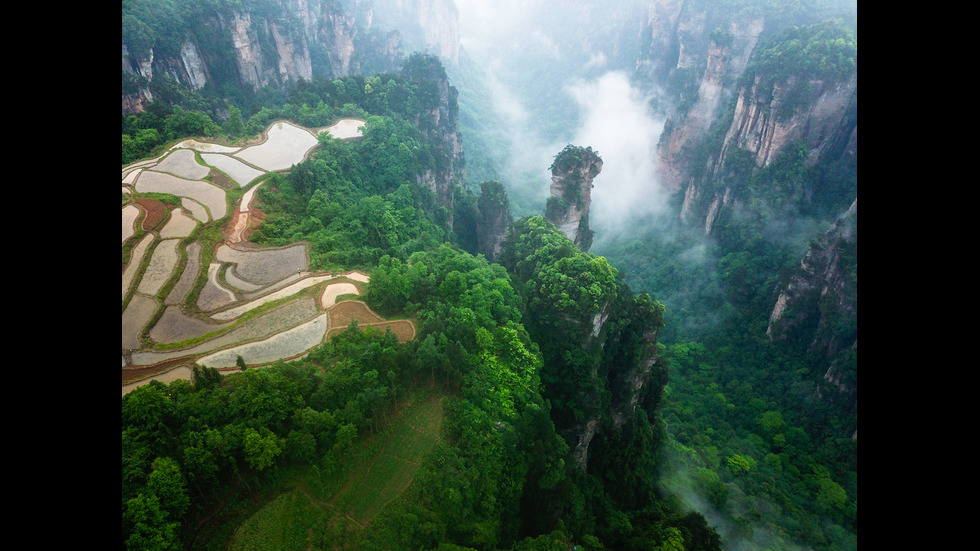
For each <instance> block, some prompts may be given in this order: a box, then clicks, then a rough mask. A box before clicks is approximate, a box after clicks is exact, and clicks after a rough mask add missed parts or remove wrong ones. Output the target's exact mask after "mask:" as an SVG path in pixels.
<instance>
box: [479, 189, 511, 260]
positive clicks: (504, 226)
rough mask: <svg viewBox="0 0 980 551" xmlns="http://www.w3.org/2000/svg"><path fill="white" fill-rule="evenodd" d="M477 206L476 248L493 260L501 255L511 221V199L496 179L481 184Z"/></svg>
mask: <svg viewBox="0 0 980 551" xmlns="http://www.w3.org/2000/svg"><path fill="white" fill-rule="evenodd" d="M477 208H478V210H479V218H478V220H477V224H476V250H477V252H478V253H480V254H482V255H483V256H485V257H486V258H487V260H489V261H490V262H493V261H494V259H496V258H497V257H498V256H499V255H500V249H501V247H502V246H503V242H504V238H506V237H507V231H508V229H509V228H510V223H511V214H510V201H509V200H508V199H507V191H506V190H505V189H504V186H503V184H501V183H500V182H495V181H487V182H483V183H482V184H480V198H479V199H478V200H477Z"/></svg>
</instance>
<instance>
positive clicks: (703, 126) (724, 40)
mask: <svg viewBox="0 0 980 551" xmlns="http://www.w3.org/2000/svg"><path fill="white" fill-rule="evenodd" d="M762 28H763V20H762V19H761V18H746V19H745V20H739V21H732V22H731V23H730V24H729V28H728V30H727V31H719V32H716V33H713V35H712V37H711V40H710V42H709V44H708V48H707V50H706V52H705V53H704V56H705V63H704V71H703V73H702V76H701V79H700V83H699V84H698V89H697V93H696V96H695V99H694V101H693V104H692V105H691V107H690V108H689V109H688V110H687V111H686V113H683V114H681V113H678V115H677V117H676V118H675V120H674V121H672V122H671V127H670V131H669V132H666V133H665V135H664V137H663V138H662V142H661V144H660V146H659V149H658V151H657V156H658V162H657V166H658V167H659V168H660V171H659V175H660V177H661V179H662V183H663V184H664V187H665V188H666V189H667V190H668V191H671V192H676V191H678V190H679V189H681V185H682V184H683V183H684V182H685V180H686V179H687V176H688V173H689V171H690V167H689V166H688V163H689V161H690V156H689V153H688V149H689V148H690V147H692V146H694V145H696V144H697V143H699V142H700V141H701V140H703V139H704V138H705V136H707V134H708V130H709V129H710V128H711V124H712V123H713V122H714V121H715V120H716V119H717V118H718V117H719V116H720V114H721V113H720V111H721V109H722V108H723V107H724V106H725V104H726V103H727V101H728V100H729V99H730V98H731V96H732V88H733V86H734V84H735V82H736V81H737V79H738V76H739V75H741V74H742V72H743V71H744V69H745V66H746V64H747V63H748V59H749V55H750V54H751V52H752V49H753V48H754V47H755V44H756V41H757V40H758V37H759V33H761V32H762ZM685 63H688V64H690V63H691V62H690V61H685Z"/></svg>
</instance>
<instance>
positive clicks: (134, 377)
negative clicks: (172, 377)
mask: <svg viewBox="0 0 980 551" xmlns="http://www.w3.org/2000/svg"><path fill="white" fill-rule="evenodd" d="M188 360H189V358H175V359H173V360H167V361H165V362H160V363H158V364H154V365H145V366H143V365H140V366H133V365H127V366H125V367H123V368H122V384H126V383H132V382H134V381H139V380H140V379H145V378H147V377H152V376H153V375H158V374H160V373H165V372H167V371H170V370H171V369H173V368H175V367H177V366H179V365H183V364H187V363H188Z"/></svg>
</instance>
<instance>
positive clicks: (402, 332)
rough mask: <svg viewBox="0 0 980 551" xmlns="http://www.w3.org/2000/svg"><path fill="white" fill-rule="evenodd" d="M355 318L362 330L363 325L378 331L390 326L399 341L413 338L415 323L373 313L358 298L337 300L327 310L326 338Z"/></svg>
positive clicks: (340, 330) (341, 329) (343, 328)
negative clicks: (387, 318)
mask: <svg viewBox="0 0 980 551" xmlns="http://www.w3.org/2000/svg"><path fill="white" fill-rule="evenodd" d="M354 320H357V326H358V327H359V328H361V330H363V329H364V328H365V327H369V326H370V327H374V328H376V329H378V330H379V331H382V332H383V331H385V330H386V329H387V328H389V327H390V328H391V332H392V333H393V334H394V335H395V336H396V337H397V338H398V341H399V342H405V341H410V340H412V339H414V338H415V324H413V323H412V322H411V321H409V320H393V321H388V320H385V319H384V318H382V317H381V316H379V315H378V314H375V313H374V312H373V311H372V310H371V309H370V308H368V305H367V304H365V303H363V302H361V301H359V300H344V301H341V302H338V303H337V304H335V305H334V306H332V307H331V308H330V309H328V310H327V327H329V329H327V334H326V339H327V340H330V338H331V337H333V336H334V335H337V334H339V333H341V332H343V331H344V330H346V329H347V326H348V325H350V322H352V321H354Z"/></svg>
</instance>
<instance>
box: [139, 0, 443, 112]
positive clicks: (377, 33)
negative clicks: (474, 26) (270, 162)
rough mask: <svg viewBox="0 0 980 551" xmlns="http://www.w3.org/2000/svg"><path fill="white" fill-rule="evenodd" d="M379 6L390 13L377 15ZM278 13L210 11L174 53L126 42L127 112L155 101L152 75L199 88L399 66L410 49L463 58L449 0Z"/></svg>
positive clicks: (317, 2) (300, 1)
mask: <svg viewBox="0 0 980 551" xmlns="http://www.w3.org/2000/svg"><path fill="white" fill-rule="evenodd" d="M382 8H383V9H384V10H385V17H376V14H375V12H376V11H377V10H381V9H382ZM279 15H280V16H273V17H270V16H269V15H268V14H260V13H258V12H253V11H249V10H248V9H247V8H237V9H235V10H228V11H226V12H218V11H214V12H210V13H208V15H207V16H205V17H202V18H201V21H196V23H197V25H196V28H200V29H203V30H202V31H201V32H202V33H203V32H206V33H207V36H196V34H195V31H194V30H193V29H191V28H190V27H189V26H188V27H187V28H183V29H179V32H185V33H186V36H185V37H184V38H183V45H182V48H181V50H180V51H179V52H175V53H173V54H165V53H161V51H155V50H154V48H153V47H150V48H149V49H148V51H141V52H140V54H139V55H136V54H134V53H133V52H132V51H129V50H127V47H126V45H125V44H123V52H122V67H123V73H124V75H129V76H130V80H131V81H132V82H133V84H131V85H129V86H128V87H127V86H124V91H123V114H130V113H135V112H139V111H141V110H142V108H143V106H145V104H146V103H147V102H148V101H149V100H150V96H149V82H150V80H152V78H153V76H154V74H157V75H159V74H162V73H167V74H169V75H171V76H172V77H173V78H174V80H176V81H177V82H179V83H181V84H185V85H187V86H191V87H193V88H195V89H200V88H202V87H203V86H204V85H205V84H207V83H211V84H214V85H222V84H227V83H228V81H229V80H231V81H233V82H232V84H235V85H238V86H244V87H248V88H252V89H258V88H261V87H263V86H267V85H272V86H275V87H285V86H287V85H289V84H291V83H295V82H296V81H297V80H299V79H304V80H307V81H309V80H312V79H314V78H316V77H323V78H343V77H347V76H350V75H353V74H364V73H367V74H373V73H379V72H386V71H395V70H397V69H398V68H399V66H400V65H401V62H402V59H403V58H404V56H405V52H406V50H408V51H416V50H418V51H429V52H431V53H433V54H435V55H438V56H440V57H441V58H442V59H444V60H447V61H449V62H452V63H456V62H457V61H458V59H459V25H458V19H459V13H458V11H457V9H456V6H455V4H454V3H453V2H452V1H451V0H378V1H376V2H374V3H373V4H372V3H370V2H362V1H355V2H348V3H337V2H327V1H323V0H287V1H285V2H283V4H282V13H281V14H279ZM158 50H159V48H158ZM229 62H231V64H232V65H233V67H232V68H229Z"/></svg>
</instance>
